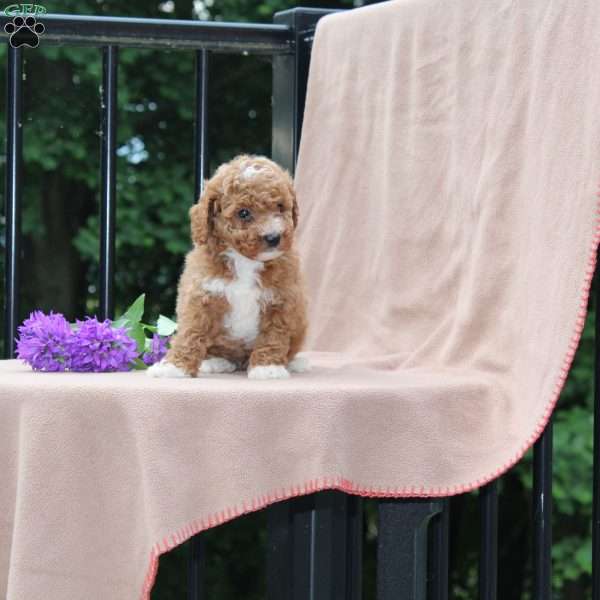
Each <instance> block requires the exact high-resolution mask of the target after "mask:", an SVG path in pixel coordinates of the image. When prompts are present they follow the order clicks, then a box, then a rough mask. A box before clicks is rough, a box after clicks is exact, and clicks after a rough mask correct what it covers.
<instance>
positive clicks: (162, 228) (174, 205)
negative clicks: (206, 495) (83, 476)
mask: <svg viewBox="0 0 600 600" xmlns="http://www.w3.org/2000/svg"><path fill="white" fill-rule="evenodd" d="M365 3H366V2H365ZM299 4H301V5H303V6H315V7H322V8H348V7H351V6H352V4H353V3H352V0H337V1H336V0H321V1H318V0H307V1H305V2H301V3H299ZM295 5H296V3H294V2H292V0H256V1H250V0H203V1H202V0H195V1H193V2H192V1H187V2H183V1H181V0H165V1H162V2H159V1H157V0H153V1H150V2H149V1H148V0H129V1H127V2H125V1H124V0H77V2H75V0H53V1H52V2H47V3H46V6H47V8H48V10H49V11H50V12H54V13H71V14H90V15H114V16H135V17H153V18H178V19H190V18H195V19H197V18H202V19H214V20H222V21H253V22H257V21H261V22H271V21H272V16H273V13H274V12H276V11H278V10H283V9H286V8H290V7H292V6H295ZM0 53H2V56H3V58H4V57H5V54H6V49H5V47H4V46H2V47H0ZM101 70H102V64H101V53H100V50H99V49H97V48H84V47H81V48H69V47H56V46H49V45H44V43H43V38H42V44H41V45H40V47H39V48H38V49H36V50H26V52H25V72H26V79H25V82H24V90H25V122H24V129H23V131H24V158H25V165H24V167H25V171H24V174H25V188H24V218H23V228H24V232H25V240H24V256H23V262H22V265H23V282H22V283H23V296H24V302H23V314H22V316H25V314H27V312H29V311H30V310H31V309H33V308H37V307H39V308H42V309H46V310H49V309H54V310H58V311H61V312H64V313H65V314H66V315H67V316H68V317H69V318H70V319H74V318H75V317H81V316H82V315H83V314H84V313H94V311H96V310H97V307H98V302H97V289H96V281H97V262H98V254H99V252H98V248H99V241H98V212H99V207H98V194H99V189H100V180H99V159H100V137H99V131H98V130H99V123H100V96H99V86H100V82H101ZM0 77H2V82H1V84H2V86H4V85H5V81H4V78H5V72H4V70H0ZM209 80H210V85H209V108H210V114H209V121H208V142H209V154H210V168H209V172H212V170H214V168H215V167H216V165H218V164H219V163H220V162H222V161H224V160H227V159H228V158H230V157H232V156H233V155H235V154H236V153H239V152H256V153H263V154H269V153H270V134H271V107H270V99H271V98H270V96H271V67H270V61H269V59H268V58H265V57H256V56H236V55H219V54H211V57H210V74H209ZM118 104H119V127H118V173H117V176H118V183H117V193H118V212H117V223H118V226H117V232H118V234H117V276H116V297H117V298H116V299H117V305H118V310H119V309H122V308H123V307H124V306H126V305H127V304H128V303H129V302H130V301H131V300H132V299H133V298H135V297H136V296H137V295H138V294H139V293H140V292H141V291H146V292H147V293H148V304H149V311H148V312H149V313H150V315H147V316H152V315H154V316H155V315H156V314H157V313H158V312H159V310H160V311H162V312H164V313H166V314H168V313H171V312H172V311H173V309H174V301H175V289H176V284H177V278H178V274H179V270H180V267H181V262H182V258H183V255H184V253H185V252H186V251H187V249H188V247H189V244H190V243H189V239H188V217H187V211H188V208H189V206H190V205H191V204H192V202H193V201H194V197H193V186H194V173H193V132H194V123H193V110H194V53H193V52H183V51H182V52H179V51H141V50H133V49H121V51H120V66H119V98H118ZM0 131H1V132H2V134H4V133H5V124H4V118H3V115H2V117H1V118H0ZM3 158H4V160H3V162H2V164H3V165H4V164H5V157H3ZM592 325H593V315H592V319H590V320H588V324H587V325H586V329H585V332H584V337H583V342H582V345H581V348H580V351H579V352H578V355H577V357H576V362H575V366H574V368H573V370H572V373H571V376H570V378H569V380H568V382H567V385H566V387H565V390H564V392H563V395H562V398H561V400H560V402H559V409H558V412H557V415H556V427H555V480H554V483H555V508H556V510H555V527H554V531H555V540H556V543H555V545H554V549H553V552H554V558H555V563H554V587H555V593H556V597H557V598H565V599H568V600H584V599H588V598H590V597H591V595H590V569H591V536H590V522H591V515H590V511H591V469H592V466H591V456H592V453H591V436H592V433H591V432H592V417H591V414H592V402H593V400H592V389H591V380H592V340H593V338H592V331H593V329H592ZM530 463H531V460H530V456H529V455H528V456H527V457H526V458H525V460H524V461H522V462H521V463H520V464H519V465H517V466H516V467H515V468H513V469H512V470H511V471H510V472H509V473H508V474H507V475H506V476H505V478H504V479H503V480H502V495H501V498H500V533H501V535H500V596H499V597H500V598H503V599H505V598H506V599H509V600H528V599H529V598H530V597H531V590H530V570H531V565H530V559H529V556H530V545H529V539H530V511H531V506H530V494H529V489H530V487H531V477H530ZM475 510H476V497H475V495H473V494H467V495H464V496H460V497H457V498H454V499H453V500H452V523H451V539H452V562H451V571H452V577H451V579H452V585H453V593H452V596H453V597H454V598H456V599H465V600H467V599H468V600H471V599H473V598H475V597H476V596H477V591H476V590H477V578H476V574H477V570H476V569H477V550H478V540H477V535H478V531H477V528H476V527H473V526H472V522H473V514H474V511H475ZM367 515H368V519H367V527H366V542H367V550H366V553H365V556H366V559H367V561H366V562H367V572H366V576H365V598H366V599H369V598H373V597H374V560H375V557H374V545H375V537H376V533H377V530H376V521H375V504H374V503H373V502H371V503H368V510H367ZM263 518H264V515H263V514H261V513H259V514H257V515H253V516H249V517H246V518H244V519H239V520H236V521H234V522H232V523H230V524H227V525H225V526H222V527H219V528H217V529H216V530H214V531H211V532H208V533H207V536H206V537H207V548H208V556H209V562H208V575H207V579H208V584H209V593H208V597H210V598H215V599H216V600H229V599H233V598H236V599H237V598H240V597H243V598H245V599H247V600H258V599H259V598H262V597H264V589H263V582H262V578H261V576H260V572H261V570H262V569H263V568H264V565H263V559H262V557H263V555H264V552H263V549H264V526H263V523H262V522H263ZM184 561H185V549H184V548H181V549H179V550H177V551H175V552H173V553H170V554H169V555H167V556H165V557H163V558H162V559H161V567H160V570H159V575H158V581H157V585H156V589H155V592H154V593H153V598H154V600H170V599H176V598H183V597H184V590H185V569H184Z"/></svg>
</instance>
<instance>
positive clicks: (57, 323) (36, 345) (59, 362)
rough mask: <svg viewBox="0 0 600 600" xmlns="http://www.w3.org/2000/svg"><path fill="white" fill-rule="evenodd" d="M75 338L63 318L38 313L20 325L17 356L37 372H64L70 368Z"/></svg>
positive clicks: (35, 312) (58, 314)
mask: <svg viewBox="0 0 600 600" xmlns="http://www.w3.org/2000/svg"><path fill="white" fill-rule="evenodd" d="M72 335H73V334H72V331H71V327H70V325H69V323H68V321H67V320H66V319H65V318H64V317H63V315H61V314H60V313H52V312H51V313H50V314H49V315H45V314H44V313H43V312H42V311H40V310H36V311H34V312H32V313H31V314H30V315H29V318H28V319H25V321H23V324H22V325H21V326H19V338H18V339H17V356H18V357H19V358H20V359H21V360H23V361H25V362H26V363H28V364H29V365H31V367H32V368H33V369H34V370H36V371H64V370H65V369H67V368H68V367H69V366H70V364H69V363H70V357H69V342H70V339H71V337H72Z"/></svg>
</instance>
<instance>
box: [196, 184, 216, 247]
mask: <svg viewBox="0 0 600 600" xmlns="http://www.w3.org/2000/svg"><path fill="white" fill-rule="evenodd" d="M216 202H217V194H216V193H215V192H214V190H212V189H211V188H209V187H207V189H206V190H205V191H204V193H203V194H202V196H200V200H198V202H197V203H196V204H194V206H192V208H190V221H191V226H192V240H193V241H194V243H195V244H198V245H202V244H207V243H208V240H209V238H210V236H211V235H212V232H213V227H214V219H215V212H216V208H215V204H216Z"/></svg>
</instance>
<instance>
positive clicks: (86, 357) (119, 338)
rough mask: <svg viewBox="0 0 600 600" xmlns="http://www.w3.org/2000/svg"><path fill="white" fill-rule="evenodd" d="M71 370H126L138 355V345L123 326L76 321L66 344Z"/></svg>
mask: <svg viewBox="0 0 600 600" xmlns="http://www.w3.org/2000/svg"><path fill="white" fill-rule="evenodd" d="M69 349H70V356H69V358H70V369H71V371H84V372H85V371H97V372H100V373H103V372H106V371H129V369H130V368H131V363H132V362H133V361H134V360H135V359H136V358H137V357H138V352H137V344H136V343H135V341H134V340H132V339H131V338H130V337H129V336H128V335H127V331H126V330H125V328H124V327H113V326H112V325H111V322H110V321H109V320H108V319H106V320H105V321H98V319H96V318H93V319H91V318H89V317H88V318H87V319H86V320H85V321H77V327H76V329H75V331H74V332H73V335H72V337H71V341H70V343H69Z"/></svg>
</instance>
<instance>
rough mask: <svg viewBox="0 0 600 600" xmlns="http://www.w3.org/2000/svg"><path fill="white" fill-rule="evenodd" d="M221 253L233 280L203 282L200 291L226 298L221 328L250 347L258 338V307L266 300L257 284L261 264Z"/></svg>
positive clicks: (217, 279)
mask: <svg viewBox="0 0 600 600" xmlns="http://www.w3.org/2000/svg"><path fill="white" fill-rule="evenodd" d="M224 254H225V255H226V256H228V257H229V259H230V260H231V263H232V267H233V272H234V278H233V279H231V280H225V279H220V278H216V277H215V278H212V279H205V280H204V282H203V283H202V288H203V289H204V290H206V291H207V292H210V293H212V294H216V295H224V296H225V298H227V301H228V302H229V306H230V309H229V311H228V312H227V314H226V315H225V318H224V321H223V326H224V328H225V329H226V331H227V332H228V333H229V335H230V336H231V337H232V338H235V339H238V340H241V341H243V342H245V343H246V344H251V343H252V342H254V340H255V339H256V337H257V336H258V331H259V327H260V311H261V307H262V306H263V304H264V302H265V301H268V299H269V293H268V290H263V288H262V287H261V285H260V276H259V273H260V271H262V270H263V268H264V264H263V263H262V262H261V261H258V260H252V259H250V258H246V257H245V256H243V255H242V254H240V253H239V252H236V251H235V250H231V249H230V250H227V251H226V252H225V253H224Z"/></svg>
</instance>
